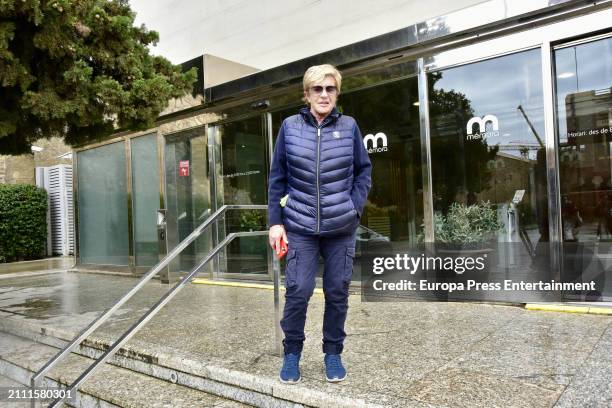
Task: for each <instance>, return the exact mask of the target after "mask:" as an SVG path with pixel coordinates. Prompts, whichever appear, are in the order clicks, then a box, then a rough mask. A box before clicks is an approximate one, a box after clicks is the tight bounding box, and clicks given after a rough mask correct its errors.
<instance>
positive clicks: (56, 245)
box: [36, 164, 74, 256]
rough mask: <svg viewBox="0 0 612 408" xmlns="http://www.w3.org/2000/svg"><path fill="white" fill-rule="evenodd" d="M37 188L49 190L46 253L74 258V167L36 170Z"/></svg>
mask: <svg viewBox="0 0 612 408" xmlns="http://www.w3.org/2000/svg"><path fill="white" fill-rule="evenodd" d="M36 185H37V186H39V187H42V188H44V189H45V190H47V196H48V210H47V253H48V254H50V255H64V256H66V255H73V254H74V205H73V201H72V166H69V165H66V164H59V165H57V166H50V167H37V168H36Z"/></svg>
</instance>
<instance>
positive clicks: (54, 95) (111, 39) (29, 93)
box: [0, 0, 196, 154]
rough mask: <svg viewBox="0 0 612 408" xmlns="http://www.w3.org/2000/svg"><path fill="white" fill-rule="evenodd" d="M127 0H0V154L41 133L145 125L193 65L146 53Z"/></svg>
mask: <svg viewBox="0 0 612 408" xmlns="http://www.w3.org/2000/svg"><path fill="white" fill-rule="evenodd" d="M134 16H135V13H134V12H133V11H132V10H131V9H130V6H129V4H128V2H127V1H126V0H51V1H44V0H0V153H5V154H19V153H25V152H29V151H30V146H31V144H32V143H33V142H34V141H35V140H37V139H40V138H44V137H51V136H60V137H64V139H65V141H66V143H68V144H71V145H77V144H82V143H86V142H90V141H95V140H98V139H100V138H101V137H103V136H105V135H108V134H110V133H112V132H113V131H115V130H116V129H117V128H122V129H145V128H148V127H151V126H152V125H153V123H154V121H155V118H156V117H157V116H158V115H159V113H160V112H161V111H162V110H163V109H164V108H165V107H166V105H167V103H168V101H169V100H170V99H171V98H176V97H181V96H184V95H185V94H186V93H188V92H190V91H191V89H192V88H191V87H192V84H193V82H194V80H195V75H196V73H195V70H194V69H192V70H191V71H189V72H187V73H183V72H181V68H180V66H174V65H172V64H171V63H170V62H169V61H168V60H166V59H165V58H163V57H159V56H152V55H150V54H149V49H148V48H147V47H148V46H149V45H151V44H155V43H156V42H157V40H158V34H157V33H156V32H154V31H149V30H147V28H146V27H145V26H144V25H143V26H140V27H135V26H134Z"/></svg>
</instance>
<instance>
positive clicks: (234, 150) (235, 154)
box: [213, 115, 270, 278]
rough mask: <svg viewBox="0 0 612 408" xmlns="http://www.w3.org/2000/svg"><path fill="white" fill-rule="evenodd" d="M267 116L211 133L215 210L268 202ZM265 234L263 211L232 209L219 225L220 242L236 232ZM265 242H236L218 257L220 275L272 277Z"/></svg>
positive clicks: (252, 239)
mask: <svg viewBox="0 0 612 408" xmlns="http://www.w3.org/2000/svg"><path fill="white" fill-rule="evenodd" d="M263 118H264V116H262V115H256V116H252V117H250V118H246V119H242V120H237V121H234V122H230V123H224V124H220V125H218V126H215V127H214V129H213V134H214V146H215V190H216V194H215V197H216V208H220V207H221V206H222V205H225V204H242V205H246V204H261V205H265V204H267V202H268V201H267V191H268V169H269V168H270V164H269V158H268V157H269V152H268V147H267V146H268V138H267V136H266V132H265V127H264V119H263ZM263 230H266V212H265V211H263V210H230V211H228V212H227V213H226V215H225V217H224V219H223V220H221V221H220V222H219V223H218V237H217V239H218V241H221V240H222V239H223V238H224V237H225V236H226V235H227V234H229V233H231V232H238V231H263ZM267 242H268V240H267V238H266V237H262V236H255V237H240V238H236V239H234V240H233V241H232V242H231V243H230V244H229V245H228V247H227V250H226V251H225V253H224V254H221V255H220V257H219V272H220V273H221V274H228V275H231V276H232V277H241V276H244V277H246V278H257V276H263V275H265V277H266V278H267V275H268V249H267Z"/></svg>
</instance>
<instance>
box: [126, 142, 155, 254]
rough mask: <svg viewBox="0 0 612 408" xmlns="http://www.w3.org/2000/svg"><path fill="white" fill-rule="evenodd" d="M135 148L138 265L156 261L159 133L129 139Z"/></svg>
mask: <svg viewBox="0 0 612 408" xmlns="http://www.w3.org/2000/svg"><path fill="white" fill-rule="evenodd" d="M130 145H131V151H132V222H133V225H134V257H135V262H136V266H153V265H155V264H156V263H157V261H158V260H159V259H158V253H159V248H158V244H157V227H156V213H157V209H158V208H159V166H158V164H157V163H158V161H157V134H152V135H147V136H140V137H136V138H133V139H131V140H130Z"/></svg>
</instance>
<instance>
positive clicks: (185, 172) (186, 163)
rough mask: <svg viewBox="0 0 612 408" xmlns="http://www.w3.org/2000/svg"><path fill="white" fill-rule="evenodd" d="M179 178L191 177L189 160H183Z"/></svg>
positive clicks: (180, 164) (180, 163)
mask: <svg viewBox="0 0 612 408" xmlns="http://www.w3.org/2000/svg"><path fill="white" fill-rule="evenodd" d="M179 176H181V177H188V176H189V160H181V161H180V162H179Z"/></svg>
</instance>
